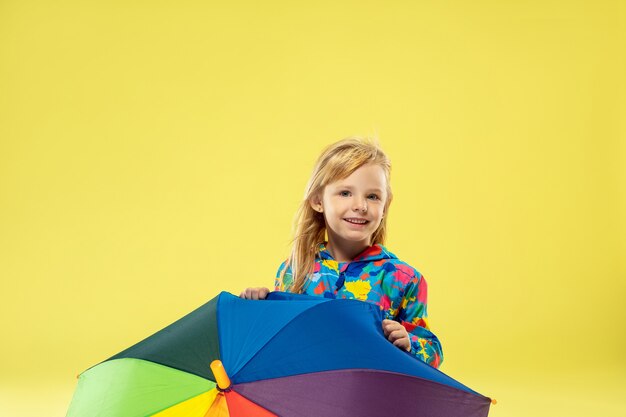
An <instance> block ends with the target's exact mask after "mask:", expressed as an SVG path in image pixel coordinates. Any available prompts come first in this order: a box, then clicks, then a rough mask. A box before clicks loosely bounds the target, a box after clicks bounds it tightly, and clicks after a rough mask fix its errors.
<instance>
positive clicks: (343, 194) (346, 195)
mask: <svg viewBox="0 0 626 417" xmlns="http://www.w3.org/2000/svg"><path fill="white" fill-rule="evenodd" d="M339 195H340V196H342V197H348V196H350V191H341V192H340V193H339Z"/></svg>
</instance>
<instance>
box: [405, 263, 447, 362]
mask: <svg viewBox="0 0 626 417" xmlns="http://www.w3.org/2000/svg"><path fill="white" fill-rule="evenodd" d="M427 297H428V287H427V285H426V280H425V279H424V277H423V276H422V275H421V274H420V273H419V272H418V273H417V274H416V275H415V276H413V277H412V278H411V280H410V281H409V283H408V285H407V286H406V289H405V291H404V295H403V298H402V305H401V308H400V311H399V314H398V319H399V320H400V323H401V324H402V325H403V326H404V328H405V329H406V330H407V332H409V338H410V339H411V355H413V356H414V357H416V358H417V359H419V360H421V361H423V362H426V363H427V364H429V365H430V366H432V367H434V368H439V366H440V365H441V362H443V351H442V349H441V343H440V342H439V339H437V336H435V335H434V334H433V333H432V332H431V331H430V327H429V326H428V319H427V317H428V314H427V312H426V304H427V302H426V300H427Z"/></svg>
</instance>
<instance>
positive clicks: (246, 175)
mask: <svg viewBox="0 0 626 417" xmlns="http://www.w3.org/2000/svg"><path fill="white" fill-rule="evenodd" d="M313 3H314V4H315V5H310V4H305V2H288V1H284V2H278V1H266V2H254V1H249V2H223V3H222V2H219V3H218V2H209V1H195V2H194V1H178V2H173V1H172V2H165V1H156V2H155V1H131V2H127V1H118V2H115V1H112V2H95V1H74V2H72V1H59V2H53V1H48V2H45V1H27V0H23V1H8V0H5V1H2V2H0V279H1V288H2V291H1V292H0V294H1V295H0V308H1V315H0V329H1V334H2V343H0V415H2V416H35V415H37V416H40V415H47V416H52V415H56V416H63V415H64V413H65V410H66V408H67V406H68V404H69V401H70V398H71V395H72V392H73V390H74V387H75V379H74V378H75V375H76V374H77V373H79V372H80V371H82V370H84V369H85V368H87V367H88V366H90V365H92V364H95V363H97V362H99V361H101V360H103V359H105V358H107V357H109V356H110V355H112V354H114V353H117V352H118V351H120V350H122V349H123V348H125V347H127V346H129V345H131V344H133V343H135V342H136V341H138V340H140V339H142V338H144V337H145V336H147V335H149V334H151V333H152V332H154V331H156V330H158V329H160V328H162V327H164V326H165V325H167V324H169V323H170V322H172V321H174V320H175V319H177V318H179V317H181V316H182V315H184V314H186V313H188V312H190V311H191V310H192V309H194V308H196V307H197V306H198V305H200V304H202V303H204V302H205V301H207V300H209V299H210V298H212V297H214V296H215V295H216V294H217V293H218V292H219V291H221V290H226V291H231V292H239V291H240V290H241V289H243V288H245V287H247V286H258V285H267V286H270V285H271V284H272V282H273V277H274V274H275V271H276V268H277V266H278V264H279V263H280V262H281V261H282V260H283V259H284V258H285V257H286V255H287V253H288V245H289V240H290V237H291V234H290V230H291V221H292V218H293V215H294V212H295V209H296V207H297V205H298V203H299V200H300V198H301V196H302V193H303V190H304V186H305V183H306V181H307V179H308V175H309V173H310V171H311V169H312V166H313V163H314V161H315V158H316V157H317V155H318V153H319V152H320V150H321V149H322V148H323V147H324V146H326V145H327V144H329V143H331V142H334V141H336V140H339V139H341V138H343V137H345V136H348V135H352V134H360V135H378V137H379V138H380V141H381V143H382V145H383V147H384V149H385V150H386V151H387V153H388V154H389V156H390V157H391V159H392V162H393V173H392V186H393V188H394V192H395V195H396V199H395V201H394V202H393V204H392V206H391V211H390V218H389V222H390V234H389V240H388V247H389V248H390V249H391V250H392V251H393V252H394V253H396V254H397V255H398V256H399V257H400V258H401V259H403V260H405V261H407V262H409V263H410V264H412V265H413V266H415V267H416V268H417V269H418V270H420V271H421V272H422V273H423V274H424V275H425V276H426V278H427V280H428V283H429V290H430V291H429V295H430V297H429V313H430V320H431V325H432V327H433V330H434V331H435V333H436V334H437V335H438V336H439V337H440V339H441V341H442V343H443V347H444V352H445V361H444V364H443V366H442V370H443V371H444V372H446V373H447V374H449V375H450V376H452V377H454V378H456V379H459V380H460V381H462V382H464V383H465V384H467V385H469V386H470V387H472V388H474V389H475V390H477V391H479V392H481V393H483V394H485V395H488V396H492V397H495V398H497V399H498V401H499V404H498V405H497V406H495V407H492V412H491V413H490V415H491V416H496V417H498V416H520V417H521V416H524V417H527V416H587V415H598V416H617V415H624V414H623V413H624V412H626V388H625V387H626V358H625V355H624V351H625V350H626V334H625V331H624V329H625V328H626V309H625V308H624V298H625V296H626V262H625V258H626V257H625V256H624V255H625V254H626V244H625V240H624V236H626V219H625V215H624V213H626V168H625V165H626V143H625V139H626V134H625V132H626V129H625V122H624V120H626V118H625V116H626V90H625V88H624V86H625V82H624V81H625V76H624V74H626V59H625V58H626V52H625V51H626V29H625V25H626V24H625V22H626V6H625V5H624V2H621V1H593V2H592V1H571V0H568V1H544V0H542V1H519V2H513V1H478V2H470V1H457V2H433V1H421V0H420V1H390V2H379V1H349V2H348V1H343V2H338V1H317V2H313ZM389 400H390V399H381V401H389Z"/></svg>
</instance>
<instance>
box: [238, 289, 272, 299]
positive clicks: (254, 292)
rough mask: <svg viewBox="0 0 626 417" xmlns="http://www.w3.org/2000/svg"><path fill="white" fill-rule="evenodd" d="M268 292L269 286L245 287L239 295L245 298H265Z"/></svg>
mask: <svg viewBox="0 0 626 417" xmlns="http://www.w3.org/2000/svg"><path fill="white" fill-rule="evenodd" d="M269 292H270V290H269V288H265V287H255V288H246V289H245V290H243V291H242V292H241V294H239V297H240V298H245V299H246V300H265V297H267V294H269Z"/></svg>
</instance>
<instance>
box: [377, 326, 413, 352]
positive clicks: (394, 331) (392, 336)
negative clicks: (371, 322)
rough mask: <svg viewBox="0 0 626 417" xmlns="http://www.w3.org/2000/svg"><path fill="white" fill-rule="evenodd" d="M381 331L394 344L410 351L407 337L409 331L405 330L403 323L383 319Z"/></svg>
mask: <svg viewBox="0 0 626 417" xmlns="http://www.w3.org/2000/svg"><path fill="white" fill-rule="evenodd" d="M383 332H384V333H385V337H386V338H387V340H389V341H390V342H391V343H393V345H394V346H397V347H399V348H400V349H404V350H406V351H407V352H410V351H411V339H410V338H409V332H407V331H406V329H405V328H404V326H403V325H401V324H400V323H398V322H397V321H393V320H387V319H385V320H383Z"/></svg>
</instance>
